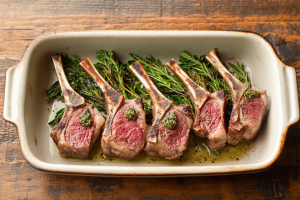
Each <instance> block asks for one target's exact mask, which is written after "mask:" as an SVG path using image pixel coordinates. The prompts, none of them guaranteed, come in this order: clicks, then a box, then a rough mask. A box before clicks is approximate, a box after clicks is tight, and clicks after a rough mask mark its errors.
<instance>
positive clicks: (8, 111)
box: [3, 63, 23, 124]
mask: <svg viewBox="0 0 300 200" xmlns="http://www.w3.org/2000/svg"><path fill="white" fill-rule="evenodd" d="M22 68H23V67H22V64H21V63H19V64H17V65H15V66H14V67H11V68H9V69H8V70H7V72H6V82H5V96H4V107H3V118H4V119H5V120H6V121H9V122H12V123H14V124H17V119H18V115H19V114H18V113H19V109H18V107H19V104H18V101H19V100H20V97H19V94H20V82H21V74H22V72H21V71H22V70H21V69H22Z"/></svg>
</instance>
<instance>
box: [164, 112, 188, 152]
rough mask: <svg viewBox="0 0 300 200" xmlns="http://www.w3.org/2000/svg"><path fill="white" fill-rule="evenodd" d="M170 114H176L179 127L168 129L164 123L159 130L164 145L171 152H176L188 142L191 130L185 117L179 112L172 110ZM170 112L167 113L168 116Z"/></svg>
mask: <svg viewBox="0 0 300 200" xmlns="http://www.w3.org/2000/svg"><path fill="white" fill-rule="evenodd" d="M169 112H174V113H175V114H176V116H177V118H178V123H177V126H176V127H175V129H172V130H171V129H168V128H166V127H165V126H164V125H163V123H161V124H160V126H159V130H160V135H161V139H162V145H164V146H165V147H167V148H168V149H170V150H176V149H178V148H179V147H180V146H182V145H184V144H185V143H186V142H187V139H188V134H189V129H188V126H187V124H186V120H185V117H184V116H183V115H182V114H181V113H180V112H179V111H177V110H175V109H171V110H170V111H169ZM169 112H167V113H166V115H167V114H168V113H169ZM166 115H165V116H166Z"/></svg>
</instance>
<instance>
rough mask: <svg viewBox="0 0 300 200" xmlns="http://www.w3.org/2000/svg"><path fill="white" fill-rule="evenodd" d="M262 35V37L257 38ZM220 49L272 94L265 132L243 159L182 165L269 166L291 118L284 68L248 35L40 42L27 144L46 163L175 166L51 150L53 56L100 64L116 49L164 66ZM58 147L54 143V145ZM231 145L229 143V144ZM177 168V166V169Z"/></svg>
mask: <svg viewBox="0 0 300 200" xmlns="http://www.w3.org/2000/svg"><path fill="white" fill-rule="evenodd" d="M256 37H257V36H256ZM214 48H217V49H218V50H219V56H220V59H221V61H223V62H228V61H232V62H235V61H239V62H243V63H244V65H245V66H246V67H247V68H250V69H251V78H252V83H254V84H253V87H257V88H261V89H264V90H266V91H267V94H268V96H269V108H268V113H267V115H266V118H265V120H264V122H263V124H262V129H261V131H260V132H259V133H258V136H257V139H256V140H255V142H254V143H253V145H252V146H251V148H249V151H248V152H247V153H246V154H245V155H244V156H243V157H242V158H240V159H239V161H232V162H220V163H210V164H208V163H205V164H199V163H197V164H191V163H182V166H195V165H199V167H201V166H207V165H211V166H220V165H222V166H223V165H227V166H229V165H230V166H232V165H251V164H261V163H265V162H267V161H268V160H269V159H271V158H273V157H274V156H276V155H277V153H278V151H279V149H280V148H281V142H282V132H284V131H285V130H284V129H285V127H284V124H283V121H284V120H283V118H284V117H285V116H286V115H287V114H286V113H285V111H283V109H282V106H281V104H282V98H281V96H282V94H283V93H284V92H283V91H282V90H281V86H280V84H281V83H280V81H279V80H280V79H279V77H280V76H281V74H282V73H284V72H283V71H282V68H279V67H278V64H279V63H278V61H277V58H276V56H275V54H274V52H273V51H271V50H270V48H269V47H268V45H266V43H265V42H264V41H263V39H260V42H259V41H258V40H254V39H253V37H242V36H239V35H232V36H230V35H224V36H223V37H219V36H217V35H215V34H211V35H206V36H205V37H200V36H198V35H193V34H191V35H190V36H188V37H187V36H180V35H172V34H171V35H168V36H159V35H153V36H148V37H146V36H138V35H135V36H131V35H130V34H128V35H127V36H126V35H125V36H124V35H123V36H122V37H121V36H118V34H116V35H114V36H111V37H99V36H97V35H92V34H89V35H88V36H87V35H85V34H82V35H77V36H73V37H65V36H64V35H63V34H62V35H60V36H59V35H58V36H56V37H48V38H46V39H41V40H39V41H38V42H37V43H36V44H34V48H32V51H30V52H29V53H28V54H26V56H25V58H24V59H26V62H25V63H24V66H23V67H25V68H27V71H26V70H24V71H25V72H26V73H24V74H23V75H22V76H23V78H24V80H25V84H21V87H23V89H24V90H25V91H26V93H25V96H24V99H23V103H24V107H23V110H22V112H21V113H22V115H23V116H21V117H23V119H24V123H25V124H24V125H25V127H26V129H25V132H24V133H23V134H25V135H26V141H24V142H26V143H27V144H28V146H29V148H30V151H31V153H32V154H33V155H34V156H35V157H36V158H37V159H38V160H40V161H43V162H45V163H51V164H70V165H91V166H95V165H108V166H120V165H124V166H148V167H157V166H172V164H170V163H168V162H167V161H166V162H163V163H160V162H157V163H156V162H153V163H148V162H135V161H130V162H125V161H124V162H122V161H120V162H109V161H107V162H99V161H96V160H81V159H68V158H62V157H60V156H59V155H58V154H57V155H54V154H55V153H53V152H51V151H50V149H51V148H52V147H50V146H51V142H52V141H51V138H50V135H49V134H50V129H49V127H48V126H47V122H48V120H49V115H50V112H51V108H52V103H50V104H48V103H47V102H46V93H45V90H46V89H47V88H49V87H50V86H51V85H52V84H53V83H54V81H55V80H56V78H55V76H56V75H55V71H54V68H53V64H52V62H51V59H50V58H51V56H53V55H55V54H57V53H68V55H71V54H74V55H78V56H79V58H80V59H84V58H85V57H89V58H90V59H91V60H92V62H94V63H95V62H96V54H95V51H97V50H100V49H104V50H107V51H111V50H114V51H115V52H116V54H117V56H118V58H119V59H120V60H121V61H126V60H129V59H130V55H129V53H135V54H138V55H140V56H142V57H146V56H149V55H153V56H154V57H155V58H159V59H160V60H161V61H162V63H166V62H168V61H169V60H170V59H172V58H174V59H175V60H176V61H178V57H179V55H180V53H181V51H183V50H188V51H189V52H191V53H192V54H196V55H202V54H207V53H208V52H209V51H210V50H211V49H214ZM52 143H53V142H52ZM227 145H228V144H227ZM96 148H99V147H97V146H96ZM174 166H175V165H174Z"/></svg>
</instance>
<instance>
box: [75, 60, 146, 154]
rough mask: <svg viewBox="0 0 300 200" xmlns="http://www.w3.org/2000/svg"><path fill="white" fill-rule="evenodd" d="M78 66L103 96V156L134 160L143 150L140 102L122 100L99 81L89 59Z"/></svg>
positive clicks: (117, 93) (143, 139) (144, 127)
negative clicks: (104, 108)
mask: <svg viewBox="0 0 300 200" xmlns="http://www.w3.org/2000/svg"><path fill="white" fill-rule="evenodd" d="M80 65H81V66H82V67H83V68H84V69H85V70H86V72H87V73H89V74H90V75H91V76H92V78H93V79H94V80H95V81H96V82H97V83H98V85H99V87H100V88H101V90H102V91H103V93H104V96H105V106H106V108H107V118H106V123H105V129H104V132H103V134H102V139H101V146H102V149H103V152H104V154H105V155H107V156H117V157H120V158H125V159H133V158H135V157H136V156H137V155H138V154H139V153H140V152H141V150H142V149H143V147H144V146H145V137H146V128H147V125H146V113H145V111H144V107H143V103H142V99H141V98H136V99H132V100H127V99H125V98H124V97H123V96H122V95H121V94H120V93H119V92H117V91H116V90H114V89H113V88H112V87H111V86H110V85H109V84H108V83H107V82H106V81H105V80H104V79H103V78H102V76H101V75H100V74H99V73H98V71H97V70H96V69H95V67H94V65H93V64H92V62H91V61H90V59H89V58H86V59H84V60H83V61H81V63H80Z"/></svg>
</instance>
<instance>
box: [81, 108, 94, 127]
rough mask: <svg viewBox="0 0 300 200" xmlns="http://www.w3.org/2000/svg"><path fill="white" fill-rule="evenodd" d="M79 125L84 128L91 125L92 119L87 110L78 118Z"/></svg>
mask: <svg viewBox="0 0 300 200" xmlns="http://www.w3.org/2000/svg"><path fill="white" fill-rule="evenodd" d="M79 119H80V124H81V125H82V126H84V127H90V126H91V125H92V124H93V118H92V116H91V113H90V111H89V109H85V110H84V111H83V112H82V113H81V115H80V116H79Z"/></svg>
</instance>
